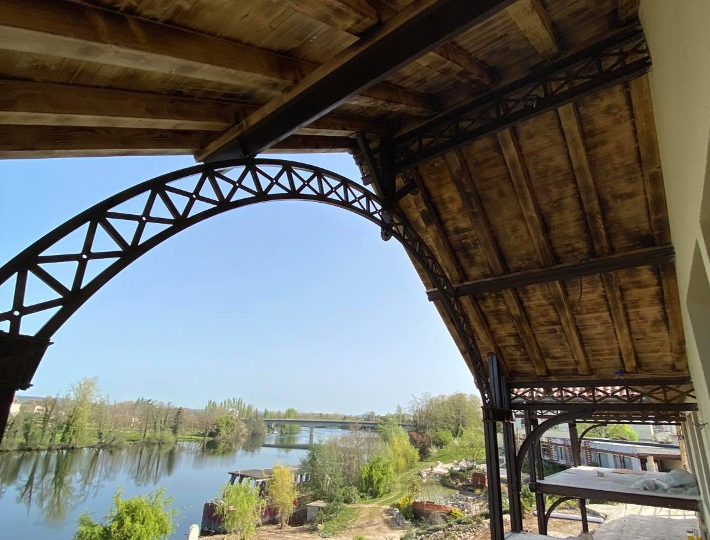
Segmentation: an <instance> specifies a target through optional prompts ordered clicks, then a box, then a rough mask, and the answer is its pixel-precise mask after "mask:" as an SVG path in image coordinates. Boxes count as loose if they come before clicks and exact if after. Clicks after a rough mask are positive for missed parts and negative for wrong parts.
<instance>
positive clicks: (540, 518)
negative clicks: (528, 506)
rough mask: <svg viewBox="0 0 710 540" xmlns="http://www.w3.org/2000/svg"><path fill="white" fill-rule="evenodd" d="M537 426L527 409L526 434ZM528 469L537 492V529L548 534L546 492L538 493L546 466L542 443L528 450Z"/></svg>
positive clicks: (534, 490)
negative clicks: (539, 482) (541, 447)
mask: <svg viewBox="0 0 710 540" xmlns="http://www.w3.org/2000/svg"><path fill="white" fill-rule="evenodd" d="M536 426H537V420H534V419H533V418H532V414H530V411H525V436H526V437H529V436H530V432H531V431H532V430H533V428H534V427H536ZM528 469H529V470H530V489H531V491H533V492H534V493H535V509H536V510H537V530H538V533H539V534H542V535H546V534H547V521H546V520H545V494H544V493H538V491H537V480H538V478H539V479H540V480H543V479H544V478H545V468H544V466H543V462H542V452H541V451H540V443H539V442H537V443H535V444H534V445H533V446H532V447H531V448H530V452H528Z"/></svg>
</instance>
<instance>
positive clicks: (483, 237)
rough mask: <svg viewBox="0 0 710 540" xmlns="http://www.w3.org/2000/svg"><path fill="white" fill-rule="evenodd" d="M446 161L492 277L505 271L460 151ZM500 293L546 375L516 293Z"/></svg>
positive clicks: (532, 358)
mask: <svg viewBox="0 0 710 540" xmlns="http://www.w3.org/2000/svg"><path fill="white" fill-rule="evenodd" d="M446 162H447V163H448V165H449V171H450V173H451V177H452V179H453V181H454V184H455V185H456V188H457V189H458V192H459V195H460V196H461V199H462V200H463V202H464V207H465V209H466V213H467V215H468V217H469V220H470V221H471V226H472V227H473V230H474V231H475V233H476V236H478V241H479V243H480V244H481V249H482V250H483V253H484V254H485V256H486V259H487V260H488V266H489V267H490V268H491V271H492V272H493V274H494V275H496V276H500V275H503V274H505V273H507V269H506V267H505V262H504V261H503V257H502V256H501V254H500V250H499V249H498V243H497V242H496V240H495V238H494V237H493V232H492V231H491V227H490V224H489V222H488V217H487V216H486V213H485V211H484V209H483V205H482V204H481V200H480V198H479V196H478V192H477V191H476V187H475V185H474V183H473V178H471V173H470V171H469V170H468V167H467V165H466V161H465V158H464V156H463V154H462V153H461V151H460V150H454V151H453V152H449V153H447V154H446ZM502 294H503V300H504V301H505V304H506V306H507V307H508V311H509V312H510V316H511V317H512V319H513V322H514V323H515V326H516V328H517V329H518V333H519V334H520V339H521V340H522V342H523V346H524V347H525V350H526V351H527V353H528V356H529V357H530V361H531V362H532V364H533V367H534V368H535V373H536V374H537V375H540V376H544V375H547V373H548V368H547V365H546V364H545V358H544V357H543V355H542V351H540V345H539V344H538V342H537V339H536V338H535V333H534V332H533V330H532V328H531V326H530V321H529V320H528V317H527V314H526V313H525V310H524V309H523V306H522V303H521V302H520V297H519V296H518V293H517V292H516V291H515V290H513V289H503V290H502Z"/></svg>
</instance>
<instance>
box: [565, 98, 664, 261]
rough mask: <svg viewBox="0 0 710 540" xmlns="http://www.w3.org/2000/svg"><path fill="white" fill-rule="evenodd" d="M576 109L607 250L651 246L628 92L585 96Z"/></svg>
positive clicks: (652, 243) (644, 193) (648, 220)
mask: <svg viewBox="0 0 710 540" xmlns="http://www.w3.org/2000/svg"><path fill="white" fill-rule="evenodd" d="M577 108H578V111H579V118H580V123H581V127H582V132H583V134H584V140H585V143H586V147H587V155H588V157H589V164H590V167H591V170H592V174H593V176H594V183H595V184H596V186H597V191H598V193H599V199H600V203H601V206H602V212H603V214H604V223H605V225H606V229H607V233H608V235H609V242H610V245H611V248H612V250H613V251H624V250H628V249H633V248H639V247H646V246H652V245H654V243H655V242H654V239H653V230H652V228H651V222H650V218H649V211H648V199H647V198H646V191H645V187H644V180H643V170H642V166H641V161H640V157H639V153H638V138H637V135H636V125H635V121H634V115H633V110H632V107H631V102H630V99H629V92H628V87H627V86H626V85H617V86H614V87H612V88H609V89H607V90H602V91H601V92H597V93H595V94H592V95H589V96H586V97H584V98H582V99H581V100H580V101H579V103H578V107H577Z"/></svg>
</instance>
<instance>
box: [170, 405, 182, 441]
mask: <svg viewBox="0 0 710 540" xmlns="http://www.w3.org/2000/svg"><path fill="white" fill-rule="evenodd" d="M182 415H183V412H182V407H178V409H177V411H175V417H174V418H173V427H172V428H171V430H172V432H173V435H175V436H176V437H177V436H178V434H179V433H180V428H181V427H182V422H183V418H182Z"/></svg>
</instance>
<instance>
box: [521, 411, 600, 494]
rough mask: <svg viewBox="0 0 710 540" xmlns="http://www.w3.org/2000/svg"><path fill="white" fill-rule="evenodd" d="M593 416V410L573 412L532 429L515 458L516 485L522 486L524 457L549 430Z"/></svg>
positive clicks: (555, 417) (554, 417) (553, 418)
mask: <svg viewBox="0 0 710 540" xmlns="http://www.w3.org/2000/svg"><path fill="white" fill-rule="evenodd" d="M593 415H594V410H593V409H588V410H583V411H574V412H567V413H562V414H558V415H557V416H553V417H552V418H548V419H547V420H545V421H544V422H543V423H542V424H540V425H539V426H537V427H536V428H535V429H533V430H532V431H531V432H530V434H529V435H528V436H527V437H525V440H524V441H523V444H521V445H520V449H519V450H518V454H517V455H516V456H515V474H516V475H517V477H518V485H519V486H522V477H523V461H524V460H525V455H526V454H527V453H528V452H529V451H530V449H531V448H532V446H533V444H535V443H536V442H537V441H539V440H540V437H542V435H543V434H544V433H545V432H546V431H547V430H548V429H550V428H553V427H555V426H557V425H559V424H564V423H566V422H573V421H575V420H579V419H583V418H589V417H590V416H593Z"/></svg>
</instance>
